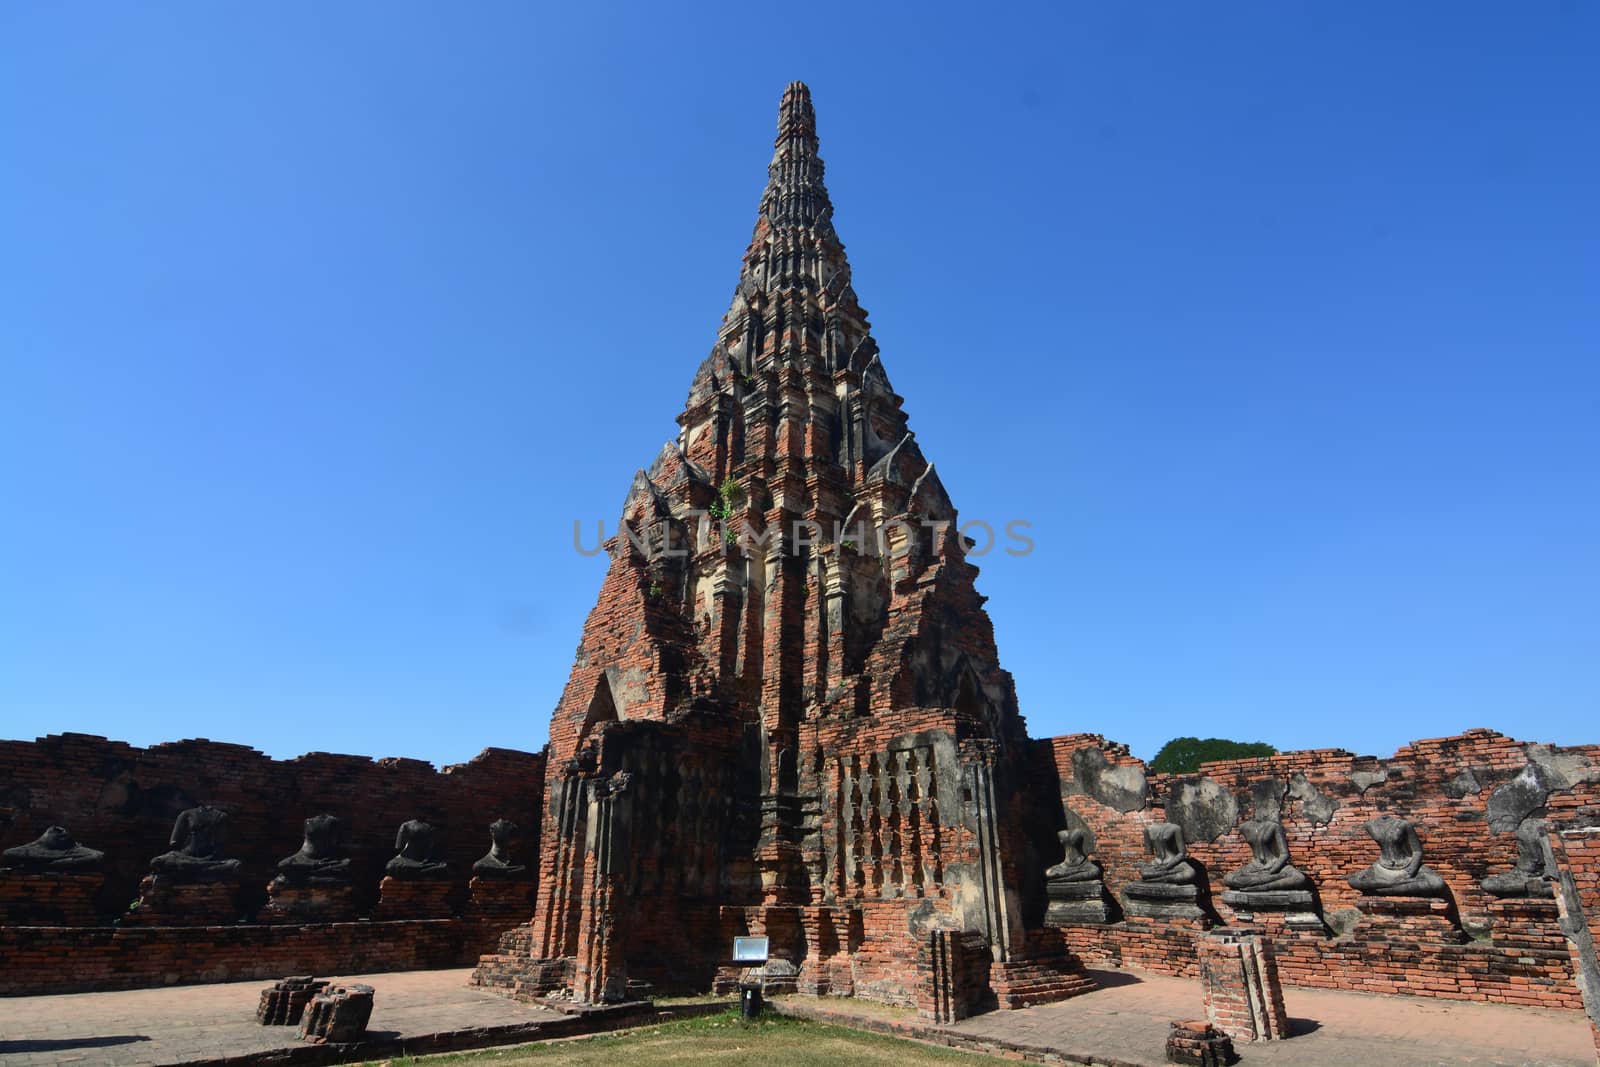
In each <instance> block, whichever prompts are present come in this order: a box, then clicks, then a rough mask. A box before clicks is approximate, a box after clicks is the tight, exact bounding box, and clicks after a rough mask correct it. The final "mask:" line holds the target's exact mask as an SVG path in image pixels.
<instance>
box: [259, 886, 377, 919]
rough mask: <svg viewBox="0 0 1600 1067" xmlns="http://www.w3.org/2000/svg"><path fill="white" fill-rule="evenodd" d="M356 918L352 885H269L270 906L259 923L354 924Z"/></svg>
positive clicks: (268, 901) (262, 912)
mask: <svg viewBox="0 0 1600 1067" xmlns="http://www.w3.org/2000/svg"><path fill="white" fill-rule="evenodd" d="M355 917H356V903H355V889H354V888H353V887H352V886H349V885H285V884H283V883H281V882H277V881H273V882H269V883H268V884H267V906H266V907H264V908H262V909H261V914H260V915H258V916H257V917H256V921H257V922H262V923H276V924H291V923H292V924H300V925H303V924H305V923H339V922H352V921H354V919H355Z"/></svg>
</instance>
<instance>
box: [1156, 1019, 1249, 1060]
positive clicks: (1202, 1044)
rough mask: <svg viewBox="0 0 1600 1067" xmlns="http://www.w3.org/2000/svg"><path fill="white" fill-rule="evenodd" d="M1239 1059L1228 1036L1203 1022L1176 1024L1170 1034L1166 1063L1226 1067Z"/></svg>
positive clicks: (1176, 1022) (1168, 1036)
mask: <svg viewBox="0 0 1600 1067" xmlns="http://www.w3.org/2000/svg"><path fill="white" fill-rule="evenodd" d="M1236 1058H1237V1057H1235V1056H1234V1054H1233V1042H1232V1041H1231V1040H1229V1039H1228V1035H1227V1034H1224V1033H1221V1032H1220V1031H1218V1030H1217V1028H1216V1027H1214V1026H1211V1025H1209V1024H1207V1023H1205V1022H1203V1021H1201V1020H1198V1019H1197V1020H1194V1021H1191V1022H1179V1021H1174V1022H1173V1024H1172V1029H1171V1031H1169V1032H1168V1034H1167V1062H1168V1063H1181V1064H1185V1065H1186V1067H1227V1065H1228V1064H1230V1063H1233V1062H1234V1060H1235V1059H1236Z"/></svg>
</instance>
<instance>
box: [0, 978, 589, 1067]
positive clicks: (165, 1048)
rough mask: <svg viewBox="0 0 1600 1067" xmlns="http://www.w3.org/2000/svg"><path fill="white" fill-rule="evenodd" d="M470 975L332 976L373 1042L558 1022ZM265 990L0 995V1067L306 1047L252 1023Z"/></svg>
mask: <svg viewBox="0 0 1600 1067" xmlns="http://www.w3.org/2000/svg"><path fill="white" fill-rule="evenodd" d="M471 973H472V971H471V969H462V970H448V971H399V972H391V973H388V974H368V975H341V976H339V977H340V978H342V979H346V980H349V981H352V982H361V983H364V984H366V985H370V986H372V988H373V990H374V993H375V995H374V997H373V1005H372V1021H371V1022H370V1023H369V1024H368V1025H367V1030H368V1033H369V1034H373V1036H375V1037H376V1036H383V1035H388V1036H396V1037H400V1038H408V1037H414V1036H420V1035H423V1034H433V1033H437V1032H439V1031H445V1030H466V1029H471V1028H473V1027H481V1026H504V1025H507V1024H509V1023H518V1022H546V1021H553V1020H556V1019H562V1018H565V1016H562V1015H561V1014H560V1013H559V1012H554V1011H549V1010H548V1009H545V1008H536V1007H534V1006H532V1005H530V1004H519V1003H517V1002H515V1001H512V1000H507V999H506V998H505V997H498V996H495V995H494V994H492V993H485V992H483V991H482V990H480V989H473V988H471V987H470V986H468V985H467V976H468V975H470V974H471ZM318 977H319V978H321V977H327V976H326V975H318ZM271 984H272V983H271V982H268V981H263V980H261V979H257V980H255V981H251V982H222V983H218V984H216V985H190V986H174V987H168V988H165V989H130V990H126V991H123V992H116V993H69V994H64V995H61V996H51V997H4V998H0V1067H46V1065H52V1067H53V1065H55V1064H86V1065H94V1067H100V1065H102V1064H103V1065H107V1067H154V1065H158V1064H161V1065H165V1064H175V1063H186V1062H191V1061H194V1060H199V1059H206V1058H219V1057H222V1056H238V1055H243V1054H246V1053H252V1052H267V1051H269V1050H272V1049H279V1048H296V1047H303V1046H305V1044H306V1043H305V1042H303V1041H301V1040H300V1039H299V1037H298V1028H297V1027H293V1026H262V1025H261V1024H259V1023H257V1022H256V1004H257V1003H258V1002H259V1001H260V999H261V991H262V990H263V989H265V988H267V987H268V986H270V985H271ZM374 1031H376V1033H374Z"/></svg>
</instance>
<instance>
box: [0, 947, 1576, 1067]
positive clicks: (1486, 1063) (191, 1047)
mask: <svg viewBox="0 0 1600 1067" xmlns="http://www.w3.org/2000/svg"><path fill="white" fill-rule="evenodd" d="M469 973H470V972H469V971H467V970H448V971H410V972H401V973H391V974H373V975H365V976H363V975H346V976H341V977H345V978H348V979H350V980H352V981H359V982H364V983H366V984H368V985H371V986H373V987H374V988H375V989H376V992H377V997H376V1001H375V1004H374V1009H373V1014H372V1023H371V1030H372V1031H374V1032H375V1033H374V1035H373V1036H375V1037H382V1036H390V1037H398V1038H402V1039H411V1038H416V1037H420V1036H421V1035H425V1034H436V1033H439V1032H441V1031H456V1030H467V1029H472V1028H476V1027H490V1026H493V1027H501V1026H507V1025H512V1024H519V1023H546V1022H549V1021H552V1020H556V1019H560V1018H564V1017H563V1016H560V1015H559V1014H558V1013H556V1012H552V1011H548V1010H545V1009H542V1008H536V1007H532V1006H531V1005H527V1004H518V1003H516V1002H514V1001H510V1000H506V999H504V998H502V997H497V996H494V995H492V994H489V993H483V992H480V991H479V990H476V989H472V988H470V987H469V986H468V985H467V984H466V982H467V975H468V974H469ZM1094 974H1095V976H1096V977H1097V978H1099V979H1100V980H1101V983H1102V988H1101V989H1099V990H1097V991H1096V992H1093V993H1090V994H1087V995H1085V996H1081V997H1076V998H1074V999H1072V1000H1067V1001H1062V1002H1061V1003H1058V1004H1047V1005H1044V1006H1042V1007H1038V1008H1028V1009H1026V1010H1023V1011H1012V1012H991V1013H988V1014H986V1015H981V1016H978V1017H977V1018H974V1019H967V1020H965V1021H963V1022H960V1023H957V1024H955V1025H954V1026H952V1027H949V1028H947V1029H949V1030H950V1031H952V1032H953V1033H955V1034H959V1035H961V1036H963V1037H966V1038H969V1039H977V1040H979V1041H984V1042H995V1043H1001V1042H1003V1043H1005V1044H1008V1045H1015V1046H1021V1047H1026V1048H1029V1049H1035V1050H1044V1049H1049V1050H1055V1051H1059V1052H1064V1053H1069V1054H1073V1055H1076V1056H1092V1057H1094V1058H1095V1059H1097V1060H1099V1061H1100V1062H1113V1063H1124V1064H1138V1065H1145V1064H1149V1065H1157V1064H1162V1063H1164V1062H1165V1056H1164V1046H1165V1042H1166V1035H1167V1024H1168V1023H1169V1022H1171V1021H1172V1020H1173V1019H1192V1018H1196V1017H1199V1016H1201V1015H1203V1014H1204V1012H1203V1008H1202V1007H1201V1002H1200V989H1199V983H1198V982H1196V981H1193V980H1185V979H1179V978H1165V977H1158V976H1153V975H1132V974H1127V973H1123V972H1115V971H1096V972H1094ZM268 984H270V983H267V982H264V981H253V982H229V983H224V984H219V985H200V986H181V987H172V988H166V989H138V990H130V991H127V992H118V993H79V994H72V995H66V996H51V997H11V998H0V1067H46V1065H55V1064H85V1065H93V1067H99V1065H102V1064H103V1065H108V1067H155V1065H168V1064H175V1063H183V1062H186V1061H193V1060H196V1059H205V1058H219V1057H223V1056H239V1055H245V1054H249V1053H260V1052H267V1051H270V1050H273V1049H280V1048H292V1047H297V1046H298V1047H304V1046H303V1045H302V1043H301V1042H300V1041H298V1039H297V1038H296V1036H295V1031H294V1028H293V1027H278V1026H260V1025H258V1024H257V1023H256V1021H255V1009H256V1002H257V1000H258V999H259V997H260V993H261V990H262V989H263V988H265V987H266V986H267V985H268ZM1284 999H1285V1001H1286V1003H1287V1006H1288V1009H1289V1015H1290V1018H1291V1027H1292V1029H1293V1030H1294V1032H1295V1035H1296V1036H1294V1037H1292V1038H1291V1039H1290V1040H1288V1041H1280V1042H1271V1043H1266V1044H1259V1045H1246V1046H1242V1047H1241V1048H1240V1052H1241V1053H1243V1054H1244V1057H1245V1061H1246V1064H1247V1065H1249V1064H1263V1065H1268V1064H1270V1065H1275V1067H1311V1065H1317V1067H1321V1065H1339V1067H1360V1065H1364V1064H1383V1065H1384V1067H1435V1065H1437V1067H1593V1064H1594V1062H1595V1057H1594V1048H1593V1046H1592V1045H1591V1043H1590V1037H1589V1026H1588V1023H1587V1021H1586V1020H1585V1019H1584V1016H1583V1014H1582V1013H1581V1012H1560V1011H1546V1010H1540V1009H1535V1008H1508V1007H1503V1006H1500V1005H1495V1004H1463V1003H1456V1002H1452V1001H1444V1000H1428V999H1423V998H1418V997H1375V996H1369V995H1363V994H1359V993H1336V992H1331V991H1327V990H1319V989H1297V988H1290V989H1287V990H1285V992H1284ZM784 1000H785V1001H786V1002H788V1003H791V1004H793V1005H794V1006H795V1007H797V1008H800V1009H802V1010H804V1011H805V1012H806V1013H807V1014H825V1015H828V1016H830V1017H834V1018H838V1019H840V1021H855V1022H858V1023H863V1024H870V1025H872V1026H874V1028H889V1027H907V1026H914V1025H917V1020H916V1017H915V1015H913V1014H912V1013H909V1012H904V1011H897V1010H896V1009H891V1008H885V1007H882V1006H879V1005H874V1004H870V1003H864V1002H857V1001H851V1000H847V999H837V1000H835V999H826V1000H820V1001H819V1000H816V999H813V998H809V997H800V998H784Z"/></svg>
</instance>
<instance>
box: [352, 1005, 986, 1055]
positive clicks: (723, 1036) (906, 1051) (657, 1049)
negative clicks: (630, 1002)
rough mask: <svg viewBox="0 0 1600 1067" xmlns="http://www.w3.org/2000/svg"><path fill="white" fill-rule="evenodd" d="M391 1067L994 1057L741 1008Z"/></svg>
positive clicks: (455, 1053) (461, 1053)
mask: <svg viewBox="0 0 1600 1067" xmlns="http://www.w3.org/2000/svg"><path fill="white" fill-rule="evenodd" d="M381 1062H382V1063H383V1064H384V1065H385V1067H400V1065H402V1064H420V1065H423V1067H445V1065H454V1064H460V1065H462V1067H467V1065H476V1067H501V1065H505V1067H515V1065H517V1064H525V1063H526V1064H544V1063H551V1064H556V1063H560V1064H596V1065H598V1064H617V1063H626V1064H627V1065H628V1067H651V1065H653V1064H663V1063H672V1064H690V1063H713V1064H715V1063H726V1064H745V1063H751V1062H756V1063H764V1064H770V1065H777V1064H783V1065H785V1067H789V1065H793V1067H839V1065H840V1064H851V1063H866V1064H872V1063H881V1064H909V1065H911V1067H920V1065H922V1064H956V1063H967V1064H975V1063H989V1062H992V1061H991V1060H990V1059H989V1057H987V1056H982V1055H978V1054H977V1053H972V1052H958V1051H956V1050H955V1049H947V1048H939V1047H937V1046H934V1045H923V1044H919V1043H918V1042H915V1041H905V1040H902V1039H900V1038H897V1037H888V1036H885V1035H883V1034H865V1033H861V1032H860V1031H857V1030H851V1029H848V1028H846V1027H843V1026H830V1025H828V1024H826V1023H814V1022H808V1021H806V1020H803V1019H791V1018H788V1017H786V1016H782V1015H774V1014H771V1013H768V1014H765V1015H763V1016H762V1017H761V1018H760V1019H758V1020H757V1021H755V1022H745V1021H744V1020H743V1019H741V1018H739V1013H738V1012H737V1011H736V1010H735V1011H728V1012H724V1013H722V1014H720V1015H704V1016H701V1017H700V1018H698V1019H679V1020H676V1021H674V1022H668V1023H662V1024H660V1025H658V1026H641V1027H635V1028H632V1029H629V1030H617V1031H614V1032H612V1033H608V1034H595V1035H593V1036H590V1037H578V1038H571V1039H568V1040H564V1041H547V1042H541V1043H538V1044H531V1045H517V1046H514V1047H511V1048H500V1049H485V1050H483V1051H481V1052H454V1053H447V1054H444V1055H439V1056H421V1057H410V1058H404V1059H394V1060H383V1061H381Z"/></svg>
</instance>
